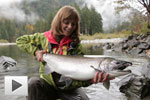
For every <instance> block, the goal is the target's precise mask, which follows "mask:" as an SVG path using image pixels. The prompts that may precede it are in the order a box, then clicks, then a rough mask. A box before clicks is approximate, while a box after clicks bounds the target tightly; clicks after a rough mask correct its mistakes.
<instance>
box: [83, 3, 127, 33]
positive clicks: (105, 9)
mask: <svg viewBox="0 0 150 100" xmlns="http://www.w3.org/2000/svg"><path fill="white" fill-rule="evenodd" d="M85 2H86V3H87V5H88V6H89V7H90V6H91V5H93V6H94V7H95V8H96V10H97V12H99V13H100V14H101V16H102V19H103V28H104V29H105V30H107V29H108V28H110V27H115V26H116V25H117V24H119V23H121V22H123V21H125V20H128V18H126V15H127V14H128V13H129V12H128V11H126V12H122V13H121V15H117V14H116V13H115V6H116V4H115V3H113V2H114V0H85Z"/></svg>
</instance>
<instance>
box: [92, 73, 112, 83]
mask: <svg viewBox="0 0 150 100" xmlns="http://www.w3.org/2000/svg"><path fill="white" fill-rule="evenodd" d="M113 79H114V78H111V79H110V78H109V74H107V73H104V72H96V74H95V77H94V78H93V80H92V83H99V82H106V81H109V80H113Z"/></svg>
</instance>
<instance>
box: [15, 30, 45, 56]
mask: <svg viewBox="0 0 150 100" xmlns="http://www.w3.org/2000/svg"><path fill="white" fill-rule="evenodd" d="M43 37H44V34H43V33H35V34H33V35H24V36H21V37H19V38H17V40H16V44H17V46H18V47H19V48H20V49H21V50H23V51H25V52H27V53H30V54H32V55H34V53H35V51H36V50H37V49H41V41H43ZM43 42H44V41H43Z"/></svg>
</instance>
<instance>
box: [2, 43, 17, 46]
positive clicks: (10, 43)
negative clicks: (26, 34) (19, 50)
mask: <svg viewBox="0 0 150 100" xmlns="http://www.w3.org/2000/svg"><path fill="white" fill-rule="evenodd" d="M3 45H16V43H0V46H3Z"/></svg>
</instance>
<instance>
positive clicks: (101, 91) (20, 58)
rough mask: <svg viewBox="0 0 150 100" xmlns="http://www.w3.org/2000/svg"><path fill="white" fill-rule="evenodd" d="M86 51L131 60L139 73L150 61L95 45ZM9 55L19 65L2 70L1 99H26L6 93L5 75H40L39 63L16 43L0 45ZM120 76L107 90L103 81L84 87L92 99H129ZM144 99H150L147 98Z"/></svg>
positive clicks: (0, 79) (87, 53) (86, 47)
mask: <svg viewBox="0 0 150 100" xmlns="http://www.w3.org/2000/svg"><path fill="white" fill-rule="evenodd" d="M84 52H85V55H87V56H92V55H93V56H97V57H99V56H109V57H113V58H118V59H122V60H126V61H131V62H132V63H133V66H132V67H131V68H129V69H132V68H134V67H136V69H137V70H135V71H134V72H133V73H136V74H138V75H140V74H141V71H142V70H143V67H142V66H146V65H147V64H148V62H149V59H148V58H144V57H137V56H131V55H127V54H124V53H118V52H112V51H105V50H103V49H101V48H94V47H93V46H84ZM2 55H3V56H9V57H12V58H13V59H15V60H16V61H17V66H16V67H15V68H12V69H11V70H10V71H8V72H0V100H26V98H25V97H24V96H8V95H5V94H4V76H7V75H12V76H16V75H18V76H19V75H27V76H28V77H31V76H38V75H39V73H38V70H39V63H38V62H37V61H36V60H35V58H34V57H33V56H30V55H29V54H27V53H25V52H23V51H21V50H20V49H19V48H18V47H17V46H16V45H2V46H0V56H2ZM119 80H120V78H115V79H114V80H112V81H111V84H110V89H109V90H107V89H105V88H104V87H103V85H102V83H98V84H93V85H91V86H89V87H86V88H84V90H85V92H86V93H87V95H88V96H89V98H90V100H128V98H127V97H126V96H125V95H124V94H122V93H120V92H119V88H118V87H117V84H116V83H117V82H118V81H119ZM143 100H150V98H149V97H148V98H145V99H143Z"/></svg>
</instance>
